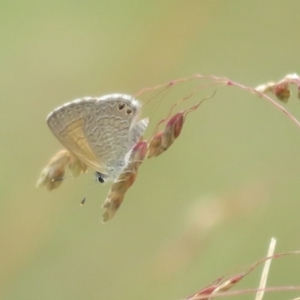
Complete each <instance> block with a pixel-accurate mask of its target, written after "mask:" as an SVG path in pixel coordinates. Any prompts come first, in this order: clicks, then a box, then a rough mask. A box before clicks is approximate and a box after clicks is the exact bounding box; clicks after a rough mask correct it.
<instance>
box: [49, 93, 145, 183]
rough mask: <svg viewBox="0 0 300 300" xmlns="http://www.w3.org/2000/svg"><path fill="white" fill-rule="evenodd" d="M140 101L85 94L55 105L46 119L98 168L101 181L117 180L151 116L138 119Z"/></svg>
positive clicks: (74, 150)
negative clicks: (86, 95)
mask: <svg viewBox="0 0 300 300" xmlns="http://www.w3.org/2000/svg"><path fill="white" fill-rule="evenodd" d="M140 112H141V104H140V103H139V102H138V100H136V99H134V98H133V97H132V96H130V95H125V94H110V95H106V96H103V97H84V98H80V99H76V100H73V101H71V102H68V103H66V104H64V105H62V106H59V107H58V108H56V109H54V110H53V111H52V112H51V113H50V114H49V115H48V117H47V123H48V126H49V128H50V130H51V131H52V133H53V134H54V135H55V137H56V138H57V139H58V140H59V141H60V143H61V144H62V145H63V146H64V147H65V148H66V149H67V150H69V151H70V152H71V153H72V154H74V155H75V156H76V157H77V158H78V160H79V161H81V162H83V163H84V164H86V165H87V166H89V167H90V168H92V169H93V170H95V171H96V177H97V179H98V180H99V181H100V182H104V181H106V180H115V179H116V178H117V177H118V176H119V175H120V174H121V173H122V171H123V170H124V169H125V167H126V166H127V165H128V161H129V158H130V155H131V150H132V148H133V147H134V145H135V144H136V143H137V142H138V141H139V140H140V139H141V137H142V136H143V134H144V132H145V130H146V128H147V126H148V124H149V119H148V118H145V119H141V120H139V116H140Z"/></svg>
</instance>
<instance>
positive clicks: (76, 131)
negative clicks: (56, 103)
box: [47, 98, 107, 174]
mask: <svg viewBox="0 0 300 300" xmlns="http://www.w3.org/2000/svg"><path fill="white" fill-rule="evenodd" d="M96 101H97V98H82V99H77V100H74V101H72V102H68V103H66V104H64V105H62V106H60V107H58V108H56V109H55V110H54V111H52V112H51V113H50V114H49V115H48V117H47V123H48V126H49V128H50V129H51V131H52V133H53V134H54V135H55V136H56V138H57V139H58V140H59V141H60V142H61V143H62V144H63V146H65V147H66V148H67V149H68V150H69V151H71V152H72V153H74V154H75V155H76V156H77V157H78V159H80V160H81V161H83V162H84V163H86V164H87V165H88V166H90V167H91V168H93V169H94V170H96V171H98V172H100V173H102V174H106V172H107V170H106V167H105V165H104V164H103V163H102V162H101V161H100V159H99V158H98V157H97V156H96V155H95V154H94V152H93V150H92V148H91V146H90V144H89V141H88V139H87V137H86V134H85V130H84V128H85V116H86V115H87V112H89V111H92V110H93V108H94V106H95V103H96Z"/></svg>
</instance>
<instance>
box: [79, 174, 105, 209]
mask: <svg viewBox="0 0 300 300" xmlns="http://www.w3.org/2000/svg"><path fill="white" fill-rule="evenodd" d="M105 177H106V176H105V175H104V174H102V173H100V172H96V173H95V181H97V182H101V183H104V182H105ZM93 184H94V182H92V183H91V184H90V185H89V187H88V190H87V193H86V196H85V197H84V198H83V199H82V200H81V201H80V206H83V205H84V203H85V201H86V199H87V194H88V193H89V191H90V190H91V187H92V185H93Z"/></svg>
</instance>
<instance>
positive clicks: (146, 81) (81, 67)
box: [0, 0, 300, 300]
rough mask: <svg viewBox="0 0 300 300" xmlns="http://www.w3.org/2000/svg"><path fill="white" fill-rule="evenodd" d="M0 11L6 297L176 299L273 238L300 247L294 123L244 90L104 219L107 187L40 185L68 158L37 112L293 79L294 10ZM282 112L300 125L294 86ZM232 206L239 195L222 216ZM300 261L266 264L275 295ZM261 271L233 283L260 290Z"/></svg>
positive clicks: (210, 114) (201, 114) (33, 6)
mask: <svg viewBox="0 0 300 300" xmlns="http://www.w3.org/2000/svg"><path fill="white" fill-rule="evenodd" d="M0 8H1V9H0V24H1V26H0V33H1V34H0V39H1V47H0V63H1V68H0V80H1V84H0V86H1V89H0V93H1V102H0V103H1V109H0V116H1V119H0V120H1V129H0V130H1V142H2V145H1V150H0V151H1V156H0V158H1V159H0V164H1V165H0V169H1V172H0V174H1V175H0V176H1V189H0V193H1V202H0V223H1V226H0V228H1V229H0V243H1V244H0V284H1V287H0V299H9V300H13V299H14V300H15V299H24V300H25V299H31V300H32V299H46V300H47V299H73V300H77V299H113V300H117V299H131V300H134V299H144V300H147V299H182V298H184V297H186V296H188V295H189V294H191V293H193V292H196V291H197V290H199V289H200V288H201V287H204V286H205V285H207V284H209V283H210V282H211V281H213V280H214V279H216V278H218V277H219V276H221V275H223V274H224V273H226V272H227V271H232V270H236V268H237V267H242V266H245V265H249V264H250V263H252V262H254V261H256V260H258V259H259V258H260V257H263V256H264V255H265V254H266V251H267V247H268V243H269V240H270V238H271V237H273V236H275V237H276V238H277V239H278V246H277V252H281V251H286V250H296V249H300V235H299V227H300V218H299V210H300V202H299V195H300V185H299V168H300V155H299V150H300V144H299V136H300V135H299V133H300V131H299V128H297V127H296V126H295V124H294V123H292V122H291V121H290V120H289V119H288V118H287V117H286V116H284V114H282V113H281V112H279V111H278V110H276V109H275V108H274V107H273V106H271V105H270V104H269V103H267V102H265V101H264V100H262V99H259V98H257V97H255V96H253V95H251V94H249V93H246V92H244V91H241V90H238V89H237V88H225V89H223V90H221V91H219V92H218V94H217V95H216V96H215V100H212V101H209V102H206V103H205V104H203V106H201V107H200V109H199V110H197V111H196V112H194V113H193V114H191V115H189V117H188V119H187V122H186V123H185V125H184V128H183V132H182V135H181V136H180V138H179V139H178V140H177V141H176V143H175V144H174V146H172V147H171V148H170V149H169V150H168V151H167V152H166V153H164V154H163V155H162V156H160V157H158V158H156V159H151V160H149V161H146V162H145V163H144V164H143V165H142V167H141V169H140V172H139V176H138V178H137V181H136V183H135V184H134V186H133V187H132V188H131V189H130V190H129V192H128V194H127V195H126V199H125V202H124V203H123V205H122V207H121V208H120V210H119V211H118V213H117V214H116V216H115V218H114V219H113V220H112V221H110V222H108V223H107V224H105V225H102V224H101V214H102V211H101V205H102V203H103V201H104V199H105V197H106V194H107V192H108V190H109V186H110V185H109V184H107V185H100V184H94V185H92V187H91V188H90V187H89V186H90V183H91V182H93V175H92V172H89V173H88V175H87V176H82V177H80V178H76V179H72V178H71V179H67V180H65V182H64V183H63V184H62V186H61V187H60V188H59V189H58V190H55V191H53V192H51V193H50V192H48V191H47V190H46V189H45V188H40V189H36V188H35V182H36V180H37V178H38V176H39V173H40V171H41V170H42V168H43V167H44V166H45V164H46V163H47V162H48V160H49V158H50V157H51V156H52V155H53V154H54V153H55V152H56V151H57V150H59V149H60V148H61V146H60V144H59V143H58V141H57V140H56V139H55V138H54V136H53V135H52V134H51V132H50V131H49V129H48V128H47V125H46V122H45V118H46V116H47V114H48V113H49V112H50V111H51V110H52V109H53V108H55V107H56V106H58V105H61V104H62V103H64V102H67V101H70V100H72V99H75V98H78V97H82V96H101V95H104V94H107V93H112V92H123V93H129V94H134V93H136V92H137V91H139V90H140V89H141V88H143V87H146V86H154V85H157V84H161V83H164V82H168V81H170V80H173V79H177V78H182V77H187V76H189V75H192V74H195V73H202V74H214V75H220V76H226V77H229V78H230V79H232V80H236V81H239V82H241V83H244V84H247V85H249V86H256V85H258V84H260V83H264V82H267V81H270V80H278V79H280V78H282V77H283V76H284V75H286V74H287V73H291V72H299V69H300V63H299V49H300V41H299V28H300V18H299V11H300V2H299V1H261V0H255V1H254V0H252V1H229V0H227V1H211V0H205V1H200V0H198V1H175V0H173V1H163V0H152V1H137V0H128V1H67V0H60V1H30V0H28V1H0ZM179 89H180V88H179ZM179 93H180V92H179ZM173 95H174V93H173ZM205 95H206V96H207V93H205V91H204V92H203V93H202V94H201V95H200V94H199V98H198V99H201V97H203V96H205ZM174 99H175V98H174ZM141 100H143V99H141ZM169 100H170V101H171V102H164V103H163V105H162V107H165V108H167V107H170V106H171V104H172V99H171V98H170V95H169ZM175 100H176V101H177V100H178V99H175ZM175 100H174V102H175ZM195 103H197V101H196V102H195V101H194V102H193V101H191V102H189V103H188V106H189V105H193V104H195ZM164 105H165V106H164ZM152 108H153V107H152ZM286 108H287V109H289V110H290V111H291V112H292V113H293V114H294V115H295V116H296V117H298V118H300V103H299V100H297V98H296V95H295V91H294V96H293V97H292V98H291V99H290V102H289V103H288V104H287V105H286ZM152 111H153V109H152V110H151V109H149V111H148V108H146V109H145V112H144V114H145V115H147V114H148V112H149V114H150V112H152ZM165 113H166V111H165ZM161 117H163V114H162V115H160V118H161ZM152 125H153V126H154V125H155V124H154V123H153V124H152ZM150 133H151V132H150ZM86 194H88V199H87V203H86V205H85V206H84V207H80V205H79V203H80V200H81V199H82V197H83V196H84V195H86ZM233 198H234V199H237V201H239V200H241V199H242V200H243V199H244V200H245V199H246V201H244V204H243V205H244V206H245V207H244V206H242V208H239V210H238V212H235V213H232V216H231V215H230V212H231V211H233V210H234V207H233V209H231V202H232V199H233ZM210 199H211V202H210ZM216 199H217V200H216ZM205 203H206V204H205ZM210 203H216V206H215V208H214V206H212V207H210V206H209V205H210ZM238 203H239V202H238ZM252 204H253V205H254V207H252V208H251V209H250V210H249V209H248V208H247V205H250V206H251V205H252ZM202 205H203V206H202ZM244 208H245V209H244ZM220 209H221V211H222V210H226V209H227V210H228V212H229V215H228V217H226V218H223V219H222V218H219V217H218V216H219V215H218V214H219V213H220ZM191 211H192V215H190V214H191ZM206 211H209V212H210V213H209V214H208V213H206ZM193 218H194V219H193ZM191 219H193V220H194V221H191ZM214 219H216V220H217V221H216V222H215V221H212V220H214ZM195 220H196V221H195ZM210 221H211V222H212V223H213V224H212V225H209V224H210ZM189 222H192V223H193V222H194V223H193V224H194V225H190V223H189ZM197 222H200V223H201V222H202V223H203V224H202V225H199V226H198V227H197V225H195V224H197ZM214 222H215V223H216V225H218V226H214V224H215V223H214ZM218 222H219V223H218ZM220 225H221V226H220ZM187 236H188V238H187ZM186 239H188V242H186ZM299 267H300V262H299V258H298V257H288V258H284V259H281V260H278V261H274V264H273V265H272V268H271V274H270V277H269V285H271V286H275V285H296V284H299V278H300V271H299ZM259 276H260V273H259V272H257V273H256V275H251V276H249V278H247V279H246V280H245V281H243V282H242V283H241V284H240V285H239V288H243V287H256V286H257V285H258V281H259ZM298 295H299V294H298ZM296 296H297V293H295V292H294V293H292V292H290V293H289V294H288V293H286V294H285V296H284V298H285V299H289V298H291V297H296ZM246 298H247V297H246ZM248 299H253V296H248ZM265 299H283V295H282V294H280V293H275V294H271V295H269V296H268V295H267V297H266V298H265Z"/></svg>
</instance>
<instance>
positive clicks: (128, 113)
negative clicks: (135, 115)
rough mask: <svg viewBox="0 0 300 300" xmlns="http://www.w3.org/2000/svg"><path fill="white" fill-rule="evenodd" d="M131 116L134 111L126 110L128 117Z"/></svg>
mask: <svg viewBox="0 0 300 300" xmlns="http://www.w3.org/2000/svg"><path fill="white" fill-rule="evenodd" d="M131 114H132V109H131V108H128V109H126V115H127V116H129V115H131Z"/></svg>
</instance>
